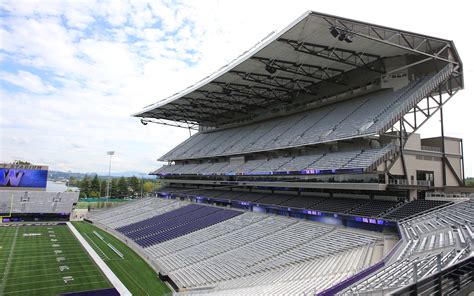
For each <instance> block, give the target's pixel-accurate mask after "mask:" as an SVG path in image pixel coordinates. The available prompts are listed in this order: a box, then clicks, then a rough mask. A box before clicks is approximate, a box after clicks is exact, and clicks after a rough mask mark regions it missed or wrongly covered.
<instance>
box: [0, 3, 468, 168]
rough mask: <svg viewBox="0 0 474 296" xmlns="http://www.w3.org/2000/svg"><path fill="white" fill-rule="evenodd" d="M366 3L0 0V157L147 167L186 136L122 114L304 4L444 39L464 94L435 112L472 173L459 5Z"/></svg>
mask: <svg viewBox="0 0 474 296" xmlns="http://www.w3.org/2000/svg"><path fill="white" fill-rule="evenodd" d="M377 3H379V2H377V1H365V2H364V1H362V2H361V1H346V2H344V1H342V2H338V4H337V5H334V3H332V2H331V1H325V2H319V1H286V2H283V1H258V2H257V1H219V0H208V1H207V0H206V1H150V2H146V1H92V0H91V1H88V0H81V1H59V0H58V1H48V0H41V1H32V0H31V1H29V0H28V1H27V0H13V1H10V0H6V1H5V0H2V1H1V3H0V104H1V110H0V112H1V117H0V162H8V161H12V160H14V159H24V160H28V161H31V162H33V163H38V164H46V165H49V166H50V168H51V169H53V170H72V171H79V172H91V171H99V172H103V171H106V170H107V164H108V162H107V157H106V151H108V150H115V151H116V156H114V160H113V170H116V171H144V172H148V171H151V170H154V169H155V168H156V167H157V166H159V163H157V162H156V159H157V158H158V156H161V155H163V154H164V153H165V152H167V151H168V150H170V149H171V148H172V147H174V146H176V145H177V144H179V143H180V142H181V141H183V140H184V139H186V138H187V137H188V131H187V130H181V129H177V128H171V127H165V126H157V125H147V126H143V125H141V124H140V123H139V121H138V119H136V118H132V117H130V114H132V113H135V112H137V111H139V110H141V109H142V108H143V107H144V106H146V105H149V104H151V103H154V102H156V101H158V100H160V99H163V98H165V97H167V96H169V95H170V94H173V93H176V92H177V91H180V90H181V89H183V88H185V87H187V86H188V85H190V84H192V83H194V82H196V81H198V80H200V79H201V78H203V77H205V76H207V75H209V74H210V73H212V72H213V71H215V70H216V69H218V68H220V67H221V66H222V65H224V64H226V63H227V62H229V61H230V60H232V59H233V58H235V57H236V56H238V55H239V54H240V53H241V52H243V51H245V50H246V49H248V48H250V47H251V46H252V45H253V44H255V43H256V42H257V41H258V40H260V39H261V38H263V37H264V36H266V35H267V34H268V33H269V32H271V31H273V30H275V29H281V28H283V27H285V26H286V25H288V24H289V23H290V22H291V21H292V20H293V19H294V18H296V17H298V16H299V15H301V14H302V13H303V12H304V11H306V10H310V9H312V10H316V11H321V12H326V13H331V14H336V15H341V16H345V17H349V18H354V19H360V20H365V21H369V22H373V23H377V24H382V25H386V26H391V27H396V28H401V29H405V30H409V31H414V32H419V33H424V34H427V35H432V36H439V37H443V38H447V39H452V40H454V41H455V43H456V46H457V49H458V51H459V53H460V55H461V57H462V58H463V62H464V73H465V83H466V85H467V89H466V90H464V91H462V92H461V93H459V94H458V95H456V97H455V98H454V99H453V101H452V102H450V104H448V105H447V107H446V109H445V117H446V121H447V124H446V134H447V135H449V136H454V137H462V138H464V141H465V142H464V144H465V145H464V148H465V153H466V167H467V170H466V172H467V175H470V176H473V175H474V172H473V165H472V163H473V159H474V136H473V135H472V134H473V133H472V132H471V131H469V130H468V129H467V128H466V125H467V123H468V122H470V121H469V120H468V119H469V118H470V117H471V116H472V114H471V113H472V110H473V108H472V107H473V103H472V97H473V92H472V90H470V88H471V87H470V85H471V86H472V85H474V83H473V81H472V80H473V79H472V72H473V66H472V65H473V64H472V63H473V60H472V58H471V56H470V53H472V52H474V45H473V44H472V42H470V41H469V40H467V39H468V38H465V37H464V36H465V34H467V33H468V32H467V30H468V29H467V28H469V27H470V26H471V24H470V23H468V22H469V18H470V16H469V15H468V11H469V9H467V7H464V9H463V8H462V7H460V8H459V10H458V11H457V12H456V13H455V14H447V13H446V11H445V9H444V8H443V5H441V4H442V3H444V2H439V3H438V4H436V3H435V2H433V1H425V2H423V1H417V2H416V3H415V2H413V1H399V2H397V5H395V7H391V8H390V12H387V11H386V10H385V9H384V8H383V7H381V6H380V5H379V4H377ZM461 6H462V5H461ZM466 6H467V5H466ZM407 7H410V8H411V9H409V8H407ZM420 11H424V15H423V16H420ZM402 15H403V17H400V16H402ZM436 123H437V119H435V118H433V119H432V120H431V121H430V123H429V124H427V125H426V126H425V127H423V129H422V130H421V132H422V136H436V135H438V134H439V129H438V127H437V125H436Z"/></svg>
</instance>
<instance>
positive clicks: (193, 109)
mask: <svg viewBox="0 0 474 296" xmlns="http://www.w3.org/2000/svg"><path fill="white" fill-rule="evenodd" d="M168 106H173V107H174V108H176V110H177V111H180V112H183V113H185V115H186V116H190V118H195V117H196V115H201V114H202V115H206V116H215V115H216V113H217V112H216V110H215V109H214V108H210V107H208V106H204V105H202V104H199V103H197V102H194V103H193V105H182V104H177V103H169V104H168ZM206 110H209V111H206ZM219 117H222V118H226V119H230V117H226V116H224V115H222V114H220V113H219ZM204 118H206V117H204Z"/></svg>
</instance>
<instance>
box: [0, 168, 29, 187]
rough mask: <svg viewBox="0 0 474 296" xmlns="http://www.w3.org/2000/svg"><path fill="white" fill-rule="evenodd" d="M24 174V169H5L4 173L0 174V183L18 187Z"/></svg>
mask: <svg viewBox="0 0 474 296" xmlns="http://www.w3.org/2000/svg"><path fill="white" fill-rule="evenodd" d="M24 174H25V173H24V172H22V171H19V172H17V171H15V170H5V171H4V172H3V174H0V185H1V186H13V187H17V186H18V185H20V181H21V178H22V177H23V175H24Z"/></svg>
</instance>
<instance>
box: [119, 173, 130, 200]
mask: <svg viewBox="0 0 474 296" xmlns="http://www.w3.org/2000/svg"><path fill="white" fill-rule="evenodd" d="M117 190H118V195H119V196H120V197H125V196H127V195H128V184H127V180H126V179H125V177H120V179H119V181H118V189H117Z"/></svg>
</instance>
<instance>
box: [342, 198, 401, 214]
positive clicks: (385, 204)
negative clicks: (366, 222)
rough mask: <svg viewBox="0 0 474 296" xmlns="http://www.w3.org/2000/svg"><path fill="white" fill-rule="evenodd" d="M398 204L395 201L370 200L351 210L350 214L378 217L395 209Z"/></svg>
mask: <svg viewBox="0 0 474 296" xmlns="http://www.w3.org/2000/svg"><path fill="white" fill-rule="evenodd" d="M398 204H399V203H398V202H396V201H385V200H371V201H370V202H367V203H365V204H363V205H361V206H360V207H358V208H356V209H354V210H352V211H351V214H352V215H359V216H365V217H380V216H382V215H383V214H385V213H387V212H388V211H389V210H391V209H393V208H395V207H396V206H397V205H398Z"/></svg>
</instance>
